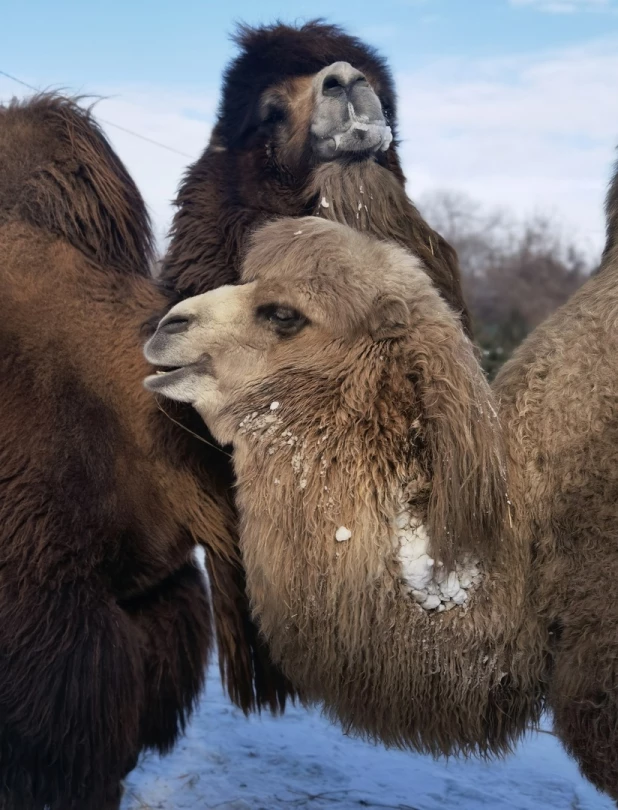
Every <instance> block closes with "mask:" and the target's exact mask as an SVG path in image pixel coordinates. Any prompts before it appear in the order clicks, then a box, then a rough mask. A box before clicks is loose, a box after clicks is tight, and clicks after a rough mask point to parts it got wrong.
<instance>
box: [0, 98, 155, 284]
mask: <svg viewBox="0 0 618 810" xmlns="http://www.w3.org/2000/svg"><path fill="white" fill-rule="evenodd" d="M78 102H79V99H76V98H67V97H63V96H60V95H57V94H53V93H41V94H38V95H35V96H33V97H31V98H29V99H27V100H25V101H20V100H16V99H14V100H13V101H11V102H10V103H9V104H8V105H7V106H2V105H0V224H3V223H6V222H8V221H11V220H12V221H15V220H19V221H22V222H27V223H29V224H31V225H33V226H34V227H38V228H43V229H44V230H47V231H50V232H52V233H54V234H56V235H58V236H60V237H61V238H64V239H67V240H68V241H69V242H70V243H71V244H72V245H73V246H74V247H75V248H77V249H78V250H79V251H81V252H82V253H84V254H85V255H86V256H87V257H88V258H90V259H91V260H93V261H95V262H96V263H97V264H99V265H105V266H110V267H113V268H115V269H117V270H119V271H121V272H126V273H136V274H139V275H148V274H149V273H150V261H151V258H152V254H153V237H152V231H151V227H150V219H149V217H148V213H147V210H146V205H145V203H144V200H143V199H142V196H141V194H140V193H139V191H138V189H137V186H136V185H135V183H134V182H133V180H132V179H131V177H130V175H129V173H128V171H127V170H126V168H125V167H124V165H123V163H122V162H121V160H120V159H119V158H118V156H117V155H116V153H115V152H114V150H113V149H112V147H111V145H110V143H109V141H108V140H107V138H106V137H105V135H104V133H103V131H102V130H101V127H100V126H99V125H98V124H97V122H96V121H95V119H94V117H93V115H92V112H91V109H84V108H83V107H80V106H79V103H78Z"/></svg>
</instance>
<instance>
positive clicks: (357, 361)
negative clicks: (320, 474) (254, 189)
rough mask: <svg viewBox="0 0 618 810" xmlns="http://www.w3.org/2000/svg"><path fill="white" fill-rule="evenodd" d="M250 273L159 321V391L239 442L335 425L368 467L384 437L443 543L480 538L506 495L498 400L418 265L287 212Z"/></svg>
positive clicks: (390, 249)
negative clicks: (366, 447)
mask: <svg viewBox="0 0 618 810" xmlns="http://www.w3.org/2000/svg"><path fill="white" fill-rule="evenodd" d="M241 281H242V283H241V284H240V285H236V286H225V287H220V288H218V289H216V290H213V291H211V292H209V293H205V294H203V295H199V296H195V297H193V298H189V299H187V300H185V301H183V302H181V303H180V304H178V305H177V306H175V307H173V308H172V309H171V310H170V311H169V313H168V314H167V315H166V316H165V317H164V318H163V319H162V320H161V322H160V323H159V326H158V329H157V331H156V333H155V335H154V336H153V337H152V338H151V339H150V341H149V342H148V344H147V346H146V350H145V351H146V357H147V358H148V360H150V361H151V362H152V363H153V364H154V365H156V366H159V371H158V372H157V373H156V374H154V375H152V376H150V377H149V378H148V379H147V380H146V386H147V388H149V389H150V390H151V391H153V392H154V393H158V394H162V395H164V396H166V397H169V398H171V399H175V400H178V401H182V402H188V403H191V404H192V405H193V406H194V407H195V408H196V409H197V411H198V412H199V413H200V414H201V416H202V418H203V419H204V420H205V421H206V423H207V425H208V427H209V428H210V430H211V431H212V433H213V435H214V436H215V437H216V438H217V440H218V441H220V442H221V443H222V444H232V445H234V446H235V448H236V449H237V450H239V448H241V447H244V446H245V445H247V442H250V441H251V440H252V439H259V440H260V441H261V442H265V443H266V445H265V446H267V445H268V442H269V441H270V439H271V438H272V437H273V436H275V435H276V436H277V437H278V439H277V440H278V441H279V440H282V439H283V438H284V434H285V433H286V432H290V431H291V432H290V435H289V436H288V439H291V437H292V435H294V436H295V437H296V440H295V441H298V442H300V443H302V442H306V443H307V442H308V443H310V442H311V441H314V440H315V441H316V442H318V443H319V441H318V439H320V441H321V440H322V439H324V437H325V436H326V435H327V434H328V433H329V431H332V430H333V429H334V428H335V426H336V427H337V429H338V430H339V431H340V432H341V435H342V436H344V435H346V433H347V434H349V436H350V437H353V438H352V439H351V441H352V443H354V442H357V443H358V448H357V449H358V452H359V453H360V454H361V456H359V457H358V458H356V459H355V462H354V463H355V464H356V466H357V467H358V470H357V471H356V473H354V474H358V475H359V476H360V477H362V476H363V475H364V468H365V465H364V464H363V463H362V453H363V450H362V446H363V442H364V441H366V442H369V443H371V442H380V443H381V449H380V450H379V451H377V456H376V457H377V459H378V460H379V461H380V463H382V464H383V465H384V470H383V473H384V475H385V476H387V477H389V478H392V477H393V476H394V479H393V487H394V489H397V490H398V491H399V490H402V488H403V489H409V488H410V487H411V488H412V489H414V490H415V491H416V492H417V495H416V497H417V499H418V500H419V504H421V503H424V506H422V507H421V506H419V509H421V511H423V513H424V518H425V519H426V520H427V521H428V525H429V531H430V536H431V537H432V551H433V553H434V554H436V553H439V554H441V555H442V556H443V557H445V558H449V557H450V555H451V552H452V550H453V549H454V548H455V547H457V546H465V547H468V548H473V547H477V546H481V547H482V546H483V545H484V543H485V541H486V540H487V538H488V536H489V535H493V533H494V528H495V525H496V522H499V521H500V517H501V514H502V511H503V508H504V505H505V494H504V492H505V485H504V480H503V465H502V456H501V447H500V438H499V431H498V430H497V423H496V418H495V411H494V409H493V407H492V405H491V397H490V393H489V389H488V387H487V385H486V383H485V381H484V379H483V377H482V374H481V372H480V370H479V368H478V364H477V363H476V360H475V357H474V352H473V348H472V345H471V343H470V342H469V340H468V339H467V338H466V337H465V336H464V334H463V331H462V329H461V326H460V323H459V322H458V320H457V319H456V318H455V317H454V316H453V315H452V313H451V312H450V310H449V309H448V307H447V305H446V304H445V303H444V302H443V301H442V299H441V298H440V296H439V295H438V293H437V292H436V290H435V289H434V287H433V286H432V284H431V282H430V281H429V279H428V277H427V275H426V274H425V272H424V270H423V267H422V266H421V264H420V262H419V261H418V260H417V259H415V258H414V257H413V256H411V255H409V254H408V253H406V252H405V251H403V250H402V249H400V248H399V247H397V246H395V245H389V244H387V243H384V242H379V241H377V240H375V239H372V238H370V237H368V236H366V235H363V234H361V233H359V232H356V231H353V230H352V229H349V228H347V227H345V226H343V225H340V224H336V223H332V222H327V221H325V220H321V219H318V218H314V217H306V218H301V219H282V220H279V221H278V222H274V223H271V224H269V225H267V226H265V227H263V228H262V229H261V230H260V231H258V232H257V234H256V235H255V236H254V238H253V242H252V246H251V248H250V250H249V253H248V255H247V257H246V260H245V263H244V268H243V274H242V279H241ZM361 432H366V434H367V435H366V436H364V437H363V436H362V435H360V433H361ZM356 434H359V435H356ZM389 443H390V444H389ZM294 444H295V442H290V444H289V445H286V447H287V448H288V450H289V451H290V453H291V454H292V455H293V453H292V450H293V449H294ZM404 448H406V449H405V451H404ZM266 449H267V450H269V446H267V447H266ZM286 452H287V451H286ZM338 453H339V456H340V458H341V457H342V456H341V452H339V451H338ZM270 456H271V457H272V458H273V460H274V459H278V458H279V457H280V454H279V453H274V451H273V452H272V453H270ZM388 470H391V472H388ZM392 470H396V472H392ZM273 476H274V477H277V475H276V474H273ZM299 480H300V482H301V483H303V488H305V487H309V480H308V479H307V476H303V475H302V474H300V473H299ZM316 485H317V483H316ZM322 491H323V492H324V490H322ZM388 508H390V506H389V507H388Z"/></svg>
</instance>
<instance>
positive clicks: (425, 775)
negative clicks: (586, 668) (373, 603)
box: [122, 666, 614, 810]
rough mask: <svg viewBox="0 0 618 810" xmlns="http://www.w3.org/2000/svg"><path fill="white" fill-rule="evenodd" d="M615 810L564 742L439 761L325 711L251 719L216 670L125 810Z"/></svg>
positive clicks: (130, 787) (136, 781)
mask: <svg viewBox="0 0 618 810" xmlns="http://www.w3.org/2000/svg"><path fill="white" fill-rule="evenodd" d="M363 807H369V808H392V810H451V809H452V808H456V810H481V808H483V810H486V809H487V808H495V810H612V808H613V807H614V805H613V804H612V802H611V801H610V800H609V799H607V798H605V797H603V796H601V795H599V794H598V793H597V792H596V791H595V790H594V788H593V787H592V786H591V785H590V784H588V783H587V782H586V781H585V780H583V779H582V778H581V777H580V776H579V774H578V771H577V768H576V766H575V764H574V763H573V762H572V761H570V760H569V759H568V758H567V756H566V755H565V754H564V753H563V751H562V749H561V748H560V745H559V743H558V741H557V740H556V739H555V738H554V737H553V736H551V735H550V734H547V733H541V734H534V735H531V736H530V737H529V738H528V739H527V740H525V741H524V742H523V743H522V744H521V745H520V746H519V748H518V751H517V753H516V754H515V755H513V756H512V757H510V758H509V759H507V760H506V761H503V762H493V763H490V764H485V763H482V762H478V761H468V762H462V761H453V762H450V763H448V764H447V763H446V762H445V761H442V760H440V761H434V760H432V759H430V758H428V757H421V756H414V755H411V754H406V753H403V752H401V751H386V750H384V749H383V748H379V747H374V746H371V745H368V744H366V743H363V742H360V741H358V740H354V739H350V738H347V737H344V736H343V735H342V733H341V732H340V731H339V730H338V729H337V728H335V727H334V726H331V725H330V724H329V723H328V722H326V721H325V720H324V719H323V718H322V717H321V716H320V714H319V713H318V712H306V711H304V710H303V709H298V708H294V707H293V708H291V709H288V710H287V711H286V714H285V716H284V717H283V718H278V719H272V718H271V717H263V718H261V719H260V718H255V717H253V718H250V719H249V720H246V719H245V718H244V716H243V715H242V713H241V712H239V711H237V710H236V709H234V708H233V707H232V706H231V704H230V703H229V701H228V700H227V699H226V698H225V697H224V696H223V693H222V690H221V686H220V684H219V678H218V669H217V667H216V666H214V667H212V668H211V671H210V676H209V679H208V684H207V689H206V694H205V696H204V698H203V700H202V704H201V707H200V710H199V711H198V713H197V714H196V716H195V718H194V721H193V723H192V725H191V727H190V728H189V730H188V733H187V736H186V738H184V739H183V740H182V741H181V742H180V744H179V745H178V746H177V748H176V749H175V751H174V753H173V754H171V755H170V756H168V757H165V758H163V759H160V758H159V757H155V756H152V757H148V758H146V759H145V760H144V761H143V762H142V764H141V766H140V767H139V768H138V769H137V770H135V771H134V772H133V774H132V775H131V778H130V779H129V781H128V784H127V792H126V794H125V799H124V801H123V804H122V810H160V809H162V810H189V809H190V810H198V809H199V810H214V809H215V808H217V810H295V808H300V810H303V808H315V809H316V810H318V809H322V808H324V809H326V808H334V810H353V809H354V810H358V808H363Z"/></svg>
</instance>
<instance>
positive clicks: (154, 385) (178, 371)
mask: <svg viewBox="0 0 618 810" xmlns="http://www.w3.org/2000/svg"><path fill="white" fill-rule="evenodd" d="M189 368H190V366H180V367H179V368H174V369H169V370H167V371H163V370H162V369H157V371H155V373H154V374H150V375H149V376H148V377H146V379H145V380H144V385H145V387H146V388H147V389H148V390H149V391H158V390H159V389H161V388H163V387H164V386H166V385H168V384H169V383H170V382H176V381H177V380H178V379H179V378H181V377H183V376H184V374H185V373H186V372H187V370H188V369H189Z"/></svg>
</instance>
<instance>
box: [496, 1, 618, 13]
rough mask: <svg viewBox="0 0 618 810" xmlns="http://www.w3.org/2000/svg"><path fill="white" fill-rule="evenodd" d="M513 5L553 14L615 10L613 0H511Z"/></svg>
mask: <svg viewBox="0 0 618 810" xmlns="http://www.w3.org/2000/svg"><path fill="white" fill-rule="evenodd" d="M510 2H511V5H513V6H524V7H527V8H532V9H537V10H538V11H546V12H549V13H551V14H574V13H575V12H578V11H597V12H598V11H605V12H607V11H610V12H613V11H614V10H615V6H614V4H613V0H510Z"/></svg>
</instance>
